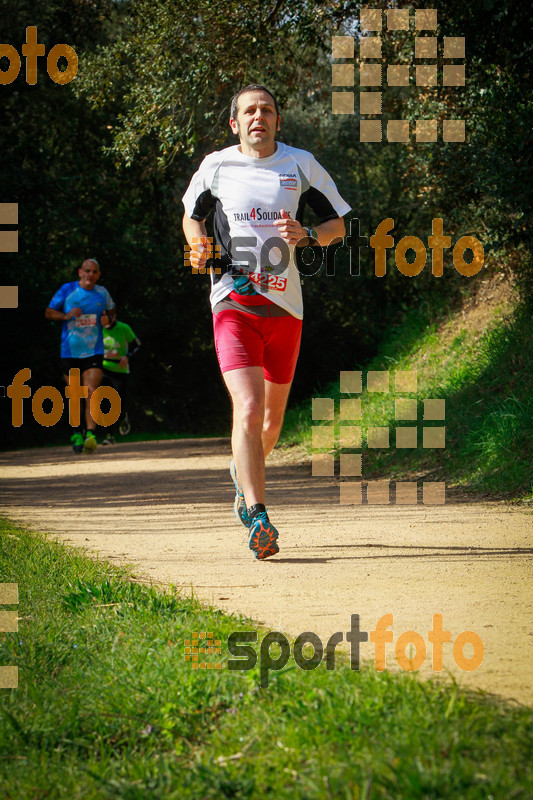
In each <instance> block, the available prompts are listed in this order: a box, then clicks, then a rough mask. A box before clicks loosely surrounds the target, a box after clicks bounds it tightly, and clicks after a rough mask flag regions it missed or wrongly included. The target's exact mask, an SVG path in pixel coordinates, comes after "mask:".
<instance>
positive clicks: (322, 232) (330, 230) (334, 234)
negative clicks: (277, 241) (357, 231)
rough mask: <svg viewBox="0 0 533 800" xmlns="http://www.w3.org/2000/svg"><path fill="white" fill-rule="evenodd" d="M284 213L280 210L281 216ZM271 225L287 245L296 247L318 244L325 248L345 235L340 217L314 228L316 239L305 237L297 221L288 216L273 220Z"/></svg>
mask: <svg viewBox="0 0 533 800" xmlns="http://www.w3.org/2000/svg"><path fill="white" fill-rule="evenodd" d="M285 213H286V212H283V209H282V214H285ZM273 224H274V225H275V227H276V228H277V229H278V231H279V235H280V236H281V238H282V239H284V240H285V241H286V242H287V244H291V245H297V246H298V247H307V246H308V245H309V244H313V245H316V244H319V245H320V246H321V247H327V246H328V245H329V244H337V243H338V242H340V241H342V239H343V237H344V234H345V233H346V228H345V226H344V220H343V218H342V217H336V218H335V219H328V220H327V221H326V222H321V223H320V224H319V225H317V226H316V227H315V228H314V230H315V231H316V234H317V236H316V239H311V238H310V237H309V236H308V235H307V231H306V230H305V228H304V227H303V226H302V225H301V224H300V223H299V222H298V220H296V219H291V218H290V217H288V216H284V217H283V218H282V219H277V220H275V221H274V223H273Z"/></svg>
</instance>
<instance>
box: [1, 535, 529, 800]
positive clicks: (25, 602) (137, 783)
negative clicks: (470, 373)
mask: <svg viewBox="0 0 533 800" xmlns="http://www.w3.org/2000/svg"><path fill="white" fill-rule="evenodd" d="M0 526H1V527H0V530H1V535H0V582H9V583H18V585H19V593H20V598H19V616H20V622H19V632H18V633H4V634H0V663H2V664H4V665H5V664H15V665H18V667H19V676H20V677H19V687H18V688H17V689H12V690H6V689H3V690H0V717H1V718H2V724H1V725H0V792H1V795H2V797H4V798H6V799H7V800H25V799H26V798H28V799H29V798H32V800H33V799H34V798H44V797H46V798H69V800H73V799H74V800H75V799H76V798H84V800H92V798H94V799H95V800H96V798H98V800H101V798H127V799H128V800H130V799H131V800H134V799H135V800H137V798H138V799H139V800H141V798H142V800H146V798H154V799H156V798H169V799H170V800H174V798H176V800H177V798H198V799H199V800H200V799H202V800H205V799H206V798H256V797H257V798H259V797H261V798H264V797H272V798H276V799H278V798H291V800H293V799H294V798H296V799H298V798H302V800H303V799H304V798H305V799H306V800H313V799H314V798H317V799H318V798H320V799H321V800H322V799H323V798H357V799H358V800H363V799H366V800H370V798H387V800H399V799H400V798H409V800H416V799H417V798H425V799H426V800H431V799H432V798H435V799H437V798H462V800H466V799H468V800H477V798H479V800H481V798H483V800H486V799H487V798H491V797H492V798H503V797H505V798H527V797H531V796H532V793H533V768H532V765H531V760H530V757H529V755H530V753H531V748H532V746H533V725H532V718H531V711H530V710H529V709H526V708H523V707H520V706H514V705H510V704H504V703H501V702H498V701H497V700H496V699H494V698H491V697H489V696H484V695H481V694H475V693H471V692H470V693H469V692H466V691H462V690H459V689H458V688H457V686H456V685H454V684H442V683H439V682H436V681H421V680H419V679H418V678H417V677H416V675H412V674H401V675H397V674H392V673H388V672H383V673H376V672H375V671H374V670H373V669H372V668H369V667H364V668H363V669H361V670H360V671H358V672H356V671H352V670H350V668H349V666H348V664H347V663H346V662H344V663H343V664H341V662H340V661H339V662H338V664H337V667H338V668H337V669H336V670H335V671H334V672H327V671H326V670H325V669H323V667H322V665H321V666H319V667H318V668H317V669H315V670H314V671H307V672H306V671H302V670H299V669H297V668H296V667H295V666H292V667H291V666H287V667H286V668H285V669H283V670H281V671H279V672H272V673H271V675H270V684H269V687H268V689H259V674H258V668H257V667H256V668H254V669H253V670H251V671H249V672H230V671H228V670H227V669H225V668H223V669H221V670H219V671H218V670H217V671H215V670H209V671H206V670H202V671H200V670H193V669H192V668H191V664H190V662H186V661H185V660H184V655H183V652H184V651H183V642H184V640H185V639H186V638H188V637H190V636H191V633H192V632H193V631H213V632H214V635H215V637H216V638H220V639H221V641H222V646H223V647H222V653H223V655H222V661H223V666H224V667H225V666H226V661H227V656H226V655H225V652H226V648H225V647H224V645H225V642H226V640H227V636H228V635H229V633H230V632H231V631H233V630H239V629H240V630H252V629H254V627H255V626H253V624H252V623H250V621H248V620H245V619H244V618H241V617H237V616H228V615H224V614H222V613H221V612H219V611H216V610H213V609H208V608H205V607H203V606H201V605H200V604H199V603H198V602H197V601H195V600H194V599H191V598H187V597H184V596H181V595H179V594H176V593H175V592H173V591H172V590H170V591H169V592H167V593H164V592H161V591H160V590H157V589H155V588H153V587H148V586H143V585H140V584H139V583H135V582H132V581H131V580H130V579H129V577H131V574H129V573H128V572H127V571H126V570H125V569H116V568H113V567H111V566H109V565H107V564H105V563H100V562H97V561H94V560H92V559H89V558H87V557H85V556H84V555H83V554H82V553H80V552H79V551H78V552H77V551H74V550H72V549H70V548H67V547H65V546H64V545H60V544H58V543H55V542H53V541H50V540H49V539H47V538H46V537H43V536H41V535H36V534H31V533H28V532H26V531H24V530H21V529H19V528H16V527H14V526H12V525H10V524H9V523H6V522H2V521H0ZM255 629H256V630H259V629H257V628H256V627H255ZM260 638H261V635H260ZM209 658H212V657H207V659H209ZM207 659H206V660H207ZM288 663H289V665H290V664H292V660H289V662H288Z"/></svg>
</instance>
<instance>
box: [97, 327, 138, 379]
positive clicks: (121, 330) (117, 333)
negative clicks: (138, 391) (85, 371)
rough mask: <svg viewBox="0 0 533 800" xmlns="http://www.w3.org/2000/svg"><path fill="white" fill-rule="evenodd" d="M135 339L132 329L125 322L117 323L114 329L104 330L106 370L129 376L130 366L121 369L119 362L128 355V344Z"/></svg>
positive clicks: (104, 364)
mask: <svg viewBox="0 0 533 800" xmlns="http://www.w3.org/2000/svg"><path fill="white" fill-rule="evenodd" d="M135 338H136V336H135V334H134V333H133V331H132V329H131V328H130V326H129V325H126V323H125V322H117V323H116V324H115V325H114V326H113V327H112V328H104V362H103V367H104V369H108V370H109V371H110V372H122V373H124V374H127V373H128V372H129V371H130V367H129V364H127V365H126V366H125V367H120V366H119V364H118V362H119V360H120V359H121V358H122V356H127V355H128V344H129V342H133V340H134V339H135Z"/></svg>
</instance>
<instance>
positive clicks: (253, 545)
mask: <svg viewBox="0 0 533 800" xmlns="http://www.w3.org/2000/svg"><path fill="white" fill-rule="evenodd" d="M278 535H279V534H278V532H277V530H276V528H275V527H274V526H273V525H272V523H271V522H270V520H269V518H268V514H267V512H266V511H260V512H259V514H256V515H255V517H254V518H253V519H252V521H251V522H250V538H249V540H248V547H249V548H250V550H251V551H252V552H253V554H254V555H255V557H256V558H259V559H263V558H270V556H275V555H276V553H279V547H278V544H277V538H278Z"/></svg>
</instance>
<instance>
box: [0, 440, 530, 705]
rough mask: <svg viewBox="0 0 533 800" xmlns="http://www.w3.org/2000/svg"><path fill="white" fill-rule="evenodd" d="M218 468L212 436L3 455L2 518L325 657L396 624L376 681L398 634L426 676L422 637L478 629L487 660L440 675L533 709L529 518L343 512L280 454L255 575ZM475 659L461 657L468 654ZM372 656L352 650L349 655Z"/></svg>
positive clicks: (369, 509)
mask: <svg viewBox="0 0 533 800" xmlns="http://www.w3.org/2000/svg"><path fill="white" fill-rule="evenodd" d="M285 458H286V457H285ZM228 461H229V442H228V441H227V440H224V439H203V440H179V441H165V442H145V443H132V444H125V443H123V444H119V445H116V446H114V447H108V448H105V447H99V448H98V450H97V451H96V452H95V453H94V454H93V455H92V456H79V457H77V456H74V455H73V454H72V452H71V451H70V450H69V449H67V448H66V447H65V448H51V449H39V450H26V451H20V452H11V453H4V454H2V456H1V457H0V478H1V480H2V484H3V491H2V497H1V504H0V513H1V514H3V515H4V516H6V517H8V518H9V519H11V520H13V521H17V522H20V523H23V524H25V525H30V526H32V527H33V528H34V529H36V530H39V531H51V532H53V533H57V534H58V537H59V538H60V539H61V540H62V541H66V542H70V543H71V544H73V545H76V546H83V547H87V548H89V550H90V551H91V552H92V553H94V554H96V553H98V554H99V555H100V557H101V558H104V559H108V560H110V561H112V562H115V563H117V562H128V563H131V564H134V565H135V568H136V573H137V575H138V577H139V578H141V579H148V580H152V581H154V582H161V583H172V584H174V585H176V586H178V587H182V588H183V591H184V592H186V593H189V592H190V591H191V587H192V588H193V589H194V593H195V595H196V596H198V597H199V598H200V599H202V600H204V601H207V602H209V603H211V604H213V605H214V606H216V607H218V608H221V609H224V610H226V611H235V612H241V613H243V614H245V615H247V616H249V617H251V618H254V619H256V620H258V621H261V622H264V623H265V624H266V625H267V626H269V627H270V628H272V629H274V630H281V631H283V632H284V633H286V634H288V635H290V636H293V637H296V636H297V635H298V634H300V633H302V632H303V631H314V632H315V633H316V634H317V635H318V636H320V637H321V639H322V641H323V643H324V645H325V643H326V641H327V640H328V638H329V637H330V636H331V635H332V634H334V633H335V632H336V631H343V632H345V633H346V631H348V630H349V629H350V615H351V614H359V615H360V619H361V629H362V630H365V631H369V632H370V631H372V630H373V629H374V628H375V627H376V624H377V622H378V620H379V619H380V618H381V617H382V616H383V615H384V614H388V613H392V614H393V615H394V621H393V625H392V631H393V635H394V642H393V643H392V644H387V645H386V653H387V667H388V668H398V667H397V664H396V659H395V654H394V649H395V643H396V641H397V639H398V637H399V636H400V634H402V633H403V632H405V631H417V632H418V633H419V634H420V635H421V637H422V638H423V640H424V641H425V643H426V645H427V656H426V659H425V662H424V664H423V666H422V669H421V671H422V674H424V675H427V676H430V675H432V674H434V673H433V672H432V669H431V652H432V648H431V645H430V644H429V642H428V631H429V630H430V629H431V627H432V620H433V615H434V614H442V615H443V623H444V628H445V629H446V630H449V631H451V636H452V642H453V641H454V640H455V639H456V637H457V636H458V635H459V634H460V633H461V632H462V631H474V632H475V633H477V634H478V635H479V636H480V637H481V639H482V640H483V643H484V651H485V652H484V658H483V661H482V663H481V665H480V666H479V668H477V669H476V670H474V671H472V672H464V671H461V670H460V669H459V668H458V667H457V666H456V664H455V661H454V657H453V654H452V645H451V644H445V645H444V668H445V670H449V671H450V672H451V673H452V674H453V675H454V676H455V678H456V679H457V680H458V681H459V682H460V683H461V684H465V685H469V686H473V687H479V688H482V689H484V690H487V691H491V692H495V693H498V694H501V695H503V696H504V697H507V698H515V699H517V700H519V701H521V702H525V703H532V702H533V690H532V688H531V687H532V686H533V682H532V680H531V678H532V673H533V668H532V666H531V664H532V658H531V655H532V648H531V645H532V633H531V629H530V627H531V626H530V622H529V615H528V612H527V609H528V608H529V605H530V601H531V589H532V586H531V575H532V570H531V554H532V552H533V547H532V534H533V516H532V514H531V513H530V512H528V511H524V510H523V509H519V508H516V507H513V506H510V505H505V504H501V503H493V504H488V503H483V504H481V503H475V502H463V501H461V499H457V500H454V499H453V497H452V498H451V499H450V498H448V501H447V503H446V505H445V506H433V507H429V506H423V505H419V506H394V505H390V506H379V505H374V506H370V505H362V506H341V505H339V486H338V483H337V481H336V480H335V479H333V478H318V477H311V475H310V467H309V466H306V465H302V464H291V463H287V461H286V460H284V456H283V454H280V455H276V456H275V457H274V459H273V460H272V461H271V462H270V466H269V469H268V492H269V498H270V500H271V503H270V506H269V511H270V515H271V518H272V520H273V521H274V523H275V524H276V526H277V527H278V528H279V530H280V553H279V554H278V555H277V556H275V557H274V558H271V559H269V560H267V561H265V562H258V561H256V560H255V559H254V558H253V557H252V554H251V553H250V551H249V550H248V547H247V541H246V532H245V530H244V528H242V527H241V526H240V525H239V524H238V523H237V522H236V521H235V520H234V518H233V512H232V507H231V504H232V483H231V481H230V478H229V473H228ZM472 652H473V651H472V647H471V646H470V645H467V646H466V647H465V650H464V655H465V657H470V656H471V655H472ZM407 653H408V655H409V649H408V650H407ZM412 654H413V655H414V651H413V653H412ZM373 656H374V645H373V644H372V643H371V642H370V641H369V642H367V643H363V644H362V645H361V657H362V658H363V659H365V658H373Z"/></svg>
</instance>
